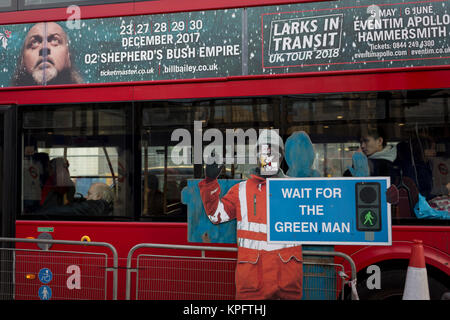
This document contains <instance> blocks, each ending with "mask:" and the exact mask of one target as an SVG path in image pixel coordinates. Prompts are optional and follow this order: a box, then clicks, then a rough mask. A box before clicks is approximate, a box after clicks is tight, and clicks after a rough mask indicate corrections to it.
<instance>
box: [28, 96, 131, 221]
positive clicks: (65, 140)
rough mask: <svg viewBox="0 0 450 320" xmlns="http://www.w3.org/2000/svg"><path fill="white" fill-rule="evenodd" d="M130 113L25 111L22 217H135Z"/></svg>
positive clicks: (102, 108)
mask: <svg viewBox="0 0 450 320" xmlns="http://www.w3.org/2000/svg"><path fill="white" fill-rule="evenodd" d="M126 113H127V109H126V108H124V104H121V107H116V106H114V105H112V104H108V105H100V104H96V105H82V106H80V105H76V106H67V105H63V106H50V107H49V106H45V107H43V106H27V107H24V108H23V112H22V123H23V135H22V137H23V146H24V147H23V170H22V172H23V175H22V177H23V178H22V206H23V207H22V212H23V215H30V216H35V217H39V216H42V215H46V216H51V217H52V218H54V217H55V218H58V217H59V218H62V219H63V218H67V217H72V218H80V217H87V218H104V217H108V216H110V217H127V216H131V215H132V213H131V211H130V210H131V206H130V199H131V196H130V194H131V191H130V188H129V183H128V181H127V173H126V170H127V169H126V168H127V162H128V160H127V159H128V158H129V157H130V151H129V150H130V147H129V143H128V142H127V121H126V119H127V117H126ZM91 186H93V187H92V189H91V190H90V188H91ZM92 190H96V192H95V194H96V195H95V196H93V195H91V196H90V195H89V192H90V191H92ZM91 193H92V192H91ZM97 194H98V196H97ZM86 200H95V201H97V200H104V202H103V201H98V202H89V201H88V202H86Z"/></svg>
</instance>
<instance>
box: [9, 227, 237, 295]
mask: <svg viewBox="0 0 450 320" xmlns="http://www.w3.org/2000/svg"><path fill="white" fill-rule="evenodd" d="M42 233H48V234H50V235H51V237H52V238H53V239H54V240H71V241H81V240H82V239H83V240H85V239H87V237H89V240H90V241H92V242H106V243H109V244H111V245H112V246H114V248H115V249H116V250H117V253H118V258H119V261H118V262H119V272H118V299H125V289H126V266H127V256H128V253H129V251H130V250H131V248H132V247H133V246H135V245H137V244H141V243H160V244H177V245H180V244H181V245H195V244H194V243H188V242H187V224H186V223H148V222H141V223H133V222H80V221H17V222H16V236H17V238H30V237H31V238H38V236H39V235H40V234H42ZM199 245H204V244H199ZM215 246H217V245H215ZM17 248H26V249H35V250H36V249H37V250H39V248H38V246H37V245H36V244H30V243H27V244H18V245H17ZM50 250H51V251H52V250H54V251H56V250H64V251H70V252H73V251H80V252H96V253H97V252H101V253H106V254H108V257H112V255H111V251H110V250H108V249H107V248H103V247H91V246H89V247H83V246H69V245H58V244H54V245H53V246H52V247H51V249H50ZM141 253H142V254H148V253H152V254H158V255H170V256H195V257H199V256H201V252H200V251H197V250H170V249H139V250H137V251H136V252H135V254H134V255H133V258H136V257H137V256H138V255H139V254H141ZM205 255H206V256H207V257H211V256H214V257H224V258H235V256H236V255H235V253H224V252H208V253H206V254H205ZM108 265H109V266H112V259H109V262H108ZM67 267H68V266H66V265H65V264H64V263H63V265H62V269H61V270H56V269H55V272H57V273H62V274H63V275H65V273H66V272H65V270H66V269H67ZM27 268H28V269H27ZM43 268H49V269H50V268H53V267H52V266H48V265H44V264H42V265H35V266H33V267H32V268H31V269H30V266H28V265H27V264H25V263H24V262H22V263H21V262H20V261H19V262H18V265H17V267H16V278H17V283H18V285H22V287H24V288H25V289H23V292H22V293H21V295H20V296H17V299H38V298H39V296H38V293H37V290H38V288H39V287H36V286H37V285H42V283H40V282H39V279H38V275H37V273H38V272H39V270H41V269H43ZM18 272H19V273H20V275H19V276H18ZM81 272H82V277H83V270H81ZM205 272H207V271H205ZM26 274H35V275H36V278H35V279H34V280H33V283H32V284H33V285H30V281H29V280H27V279H25V277H24V276H23V275H26ZM69 276H70V274H67V275H66V276H65V277H63V278H62V279H61V280H58V282H59V283H58V284H57V286H58V287H61V286H62V287H64V288H66V283H65V281H66V280H67V279H66V278H68V277H69ZM86 276H88V275H86ZM108 281H110V282H109V283H111V284H112V276H111V275H110V276H109V278H108ZM81 282H82V284H87V281H83V278H82V281H81ZM134 283H135V281H133V282H132V284H133V286H134ZM54 284H56V282H54ZM111 287H112V285H108V288H109V289H111ZM82 289H83V288H82ZM73 292H74V291H73V290H66V292H61V293H60V294H59V296H63V297H64V298H67V297H69V299H71V298H70V297H72V296H73V295H71V294H72V293H73ZM132 292H133V289H132ZM54 295H55V293H54ZM94 298H95V299H102V297H100V296H99V297H94ZM107 298H108V299H111V298H112V292H110V291H109V292H108V296H107Z"/></svg>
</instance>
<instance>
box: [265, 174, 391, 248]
mask: <svg viewBox="0 0 450 320" xmlns="http://www.w3.org/2000/svg"><path fill="white" fill-rule="evenodd" d="M389 186H390V179H389V178H387V177H377V178H287V179H267V219H268V226H269V230H268V241H269V242H272V243H296V244H323V245H325V244H327V245H391V244H392V232H391V208H390V204H389V203H387V202H386V190H387V189H388V188H389Z"/></svg>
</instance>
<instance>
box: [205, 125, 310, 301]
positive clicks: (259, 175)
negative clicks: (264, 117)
mask: <svg viewBox="0 0 450 320" xmlns="http://www.w3.org/2000/svg"><path fill="white" fill-rule="evenodd" d="M257 151H258V155H257V159H258V167H257V168H256V169H255V170H254V172H253V174H252V175H251V177H250V178H249V179H248V180H246V181H242V182H240V183H239V184H236V185H234V186H233V187H232V188H231V189H230V190H229V191H228V193H227V194H226V195H225V196H223V197H222V198H220V197H219V194H220V186H219V183H218V182H217V177H218V176H219V174H220V171H221V169H222V166H221V165H217V164H210V165H207V166H206V170H205V173H206V178H205V179H204V180H202V181H201V182H200V183H199V185H198V186H199V189H200V195H201V197H202V201H203V206H204V208H205V211H206V214H207V215H208V218H209V219H210V220H211V222H212V223H214V224H218V223H223V222H227V221H230V220H232V219H237V232H236V233H237V245H238V261H237V265H236V299H252V300H253V299H301V297H302V278H303V267H302V249H301V246H298V245H286V244H269V243H268V242H267V215H266V178H269V177H270V178H274V177H285V176H284V174H283V172H282V170H281V169H280V164H281V161H282V159H283V153H284V144H283V140H282V139H281V137H280V136H279V135H278V134H277V133H276V131H274V130H264V131H262V132H261V134H260V136H259V139H258V142H257Z"/></svg>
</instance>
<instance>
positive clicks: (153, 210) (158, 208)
mask: <svg viewBox="0 0 450 320" xmlns="http://www.w3.org/2000/svg"><path fill="white" fill-rule="evenodd" d="M144 181H145V179H144ZM158 185H159V184H158V177H157V176H155V175H154V174H149V175H148V176H147V190H145V189H144V197H145V196H146V200H147V201H146V203H145V202H144V210H143V215H160V214H163V213H164V196H163V193H162V192H161V191H159V188H158Z"/></svg>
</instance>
